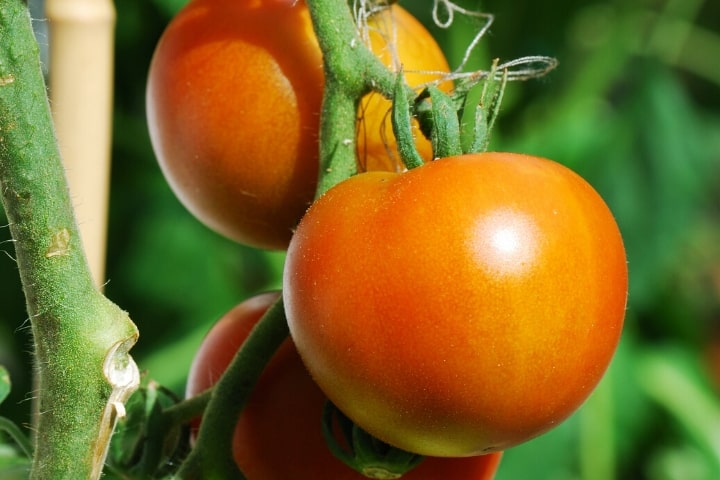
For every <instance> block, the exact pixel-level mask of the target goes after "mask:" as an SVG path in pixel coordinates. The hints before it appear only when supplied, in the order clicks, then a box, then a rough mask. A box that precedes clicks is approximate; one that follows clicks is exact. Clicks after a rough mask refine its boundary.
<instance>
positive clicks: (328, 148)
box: [306, 0, 415, 197]
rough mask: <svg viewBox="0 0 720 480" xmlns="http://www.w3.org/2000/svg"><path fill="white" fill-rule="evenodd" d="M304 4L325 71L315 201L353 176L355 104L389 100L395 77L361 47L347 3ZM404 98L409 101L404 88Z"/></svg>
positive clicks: (329, 0) (411, 94)
mask: <svg viewBox="0 0 720 480" xmlns="http://www.w3.org/2000/svg"><path fill="white" fill-rule="evenodd" d="M306 2H307V5H308V9H309V10H310V16H311V17H312V22H313V28H314V31H315V35H316V36H317V38H318V42H319V43H320V49H321V50H322V52H323V61H324V69H325V90H324V96H323V108H322V113H321V117H320V179H319V183H318V189H317V195H316V196H318V197H319V196H320V195H322V194H323V193H325V192H326V191H327V190H328V189H330V188H331V187H332V186H333V185H336V184H337V183H340V182H341V181H343V180H345V179H347V178H349V177H350V176H352V175H354V174H355V173H356V172H357V159H356V153H357V149H356V130H355V128H356V126H355V125H356V120H357V107H358V105H359V102H360V99H362V97H363V96H364V95H365V94H367V93H368V92H370V91H371V90H372V91H376V92H379V93H380V94H382V95H383V96H385V97H386V98H389V99H392V98H393V91H394V87H395V78H396V76H395V74H394V73H392V72H390V71H389V70H388V69H387V68H386V67H385V65H383V64H382V62H381V61H380V60H379V59H378V58H377V57H376V56H375V55H374V54H373V53H372V52H371V51H370V50H369V49H368V48H367V47H366V46H365V44H364V43H363V41H362V39H361V38H360V36H359V34H358V30H357V25H356V24H355V20H354V19H353V16H352V12H351V10H350V7H349V6H348V3H347V2H339V1H337V0H306ZM406 94H407V96H408V97H409V98H413V97H414V96H415V93H414V92H413V90H412V89H411V88H410V87H406Z"/></svg>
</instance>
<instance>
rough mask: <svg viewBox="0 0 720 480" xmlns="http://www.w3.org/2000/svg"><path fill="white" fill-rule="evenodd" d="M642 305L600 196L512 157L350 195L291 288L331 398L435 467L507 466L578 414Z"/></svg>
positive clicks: (329, 217) (303, 227)
mask: <svg viewBox="0 0 720 480" xmlns="http://www.w3.org/2000/svg"><path fill="white" fill-rule="evenodd" d="M627 288H628V278H627V265H626V260H625V250H624V247H623V242H622V238H621V236H620V232H619V230H618V227H617V225H616V223H615V221H614V219H613V216H612V214H611V212H610V211H609V209H608V207H607V206H606V205H605V203H604V202H603V200H602V199H601V198H600V196H599V195H598V194H597V193H596V192H595V190H593V188H592V187H591V186H590V185H589V184H588V183H587V182H585V181H584V180H583V179H582V178H580V177H579V176H578V175H577V174H575V173H574V172H572V171H571V170H569V169H567V168H566V167H563V166H562V165H560V164H558V163H555V162H552V161H550V160H546V159H541V158H537V157H532V156H526V155H518V154H510V153H484V154H474V155H465V156H458V157H452V158H443V159H440V160H436V161H433V162H430V163H427V164H425V165H423V166H421V167H418V168H415V169H413V170H410V171H409V172H407V173H401V174H396V173H387V172H368V173H363V174H360V175H356V176H354V177H352V178H350V179H348V180H346V181H344V182H342V183H340V184H338V185H337V186H335V187H333V188H332V189H330V190H329V191H328V192H327V193H326V194H325V195H323V196H322V197H320V199H318V200H317V201H316V202H315V203H314V204H313V206H312V207H311V208H310V210H309V211H308V212H307V214H306V215H305V217H303V220H302V221H301V222H300V225H299V226H298V229H297V231H296V233H295V236H294V237H293V240H292V241H291V244H290V247H289V249H288V254H287V259H286V264H285V271H284V279H283V292H284V300H285V308H286V312H287V317H288V322H289V326H290V332H291V335H292V337H293V340H294V341H295V344H296V346H297V349H298V351H299V353H300V355H301V357H302V358H303V361H304V362H305V364H306V366H307V368H308V369H309V371H310V373H311V374H312V376H313V378H314V379H315V381H316V382H317V383H318V385H319V386H320V387H321V389H322V390H323V391H324V392H325V394H326V395H327V396H328V398H329V399H330V400H331V401H332V402H333V403H334V404H335V405H336V406H337V407H338V408H339V409H340V410H341V411H343V412H344V413H345V414H346V415H347V416H348V417H349V418H351V419H352V420H353V421H355V423H357V424H358V425H359V426H360V427H362V428H363V429H364V430H366V431H367V432H369V433H370V434H372V435H374V436H376V437H377V438H379V439H381V440H383V441H385V442H386V443H389V444H391V445H395V446H397V447H399V448H401V449H404V450H407V451H411V452H417V453H420V454H425V455H435V456H464V455H475V454H479V453H487V452H492V451H499V450H505V449H507V448H509V447H512V446H513V445H517V444H518V443H521V442H524V441H526V440H528V439H530V438H533V437H535V436H537V435H539V434H541V433H543V432H545V431H547V430H549V429H551V428H552V427H554V426H556V425H557V424H559V423H560V422H561V421H563V420H564V419H565V418H567V417H568V416H569V415H570V414H571V413H572V412H574V411H575V410H576V409H577V408H578V407H579V406H580V405H581V404H582V402H583V401H584V400H585V399H586V398H587V396H588V395H589V394H590V393H591V392H592V390H593V388H594V387H595V385H596V384H597V383H598V381H599V380H600V379H601V377H602V375H603V373H604V372H605V370H606V368H607V366H608V364H609V362H610V360H611V358H612V356H613V353H614V351H615V349H616V346H617V343H618V340H619V337H620V333H621V330H622V325H623V319H624V314H625V303H626V298H627Z"/></svg>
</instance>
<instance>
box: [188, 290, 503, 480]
mask: <svg viewBox="0 0 720 480" xmlns="http://www.w3.org/2000/svg"><path fill="white" fill-rule="evenodd" d="M279 295H280V294H279V292H270V293H265V294H261V295H259V296H256V297H253V298H251V299H249V300H246V301H245V302H243V303H241V304H239V305H238V306H237V307H235V308H234V309H232V310H231V311H230V312H228V313H227V314H226V315H225V316H224V317H223V318H222V319H220V320H219V321H218V323H217V324H216V325H215V326H214V327H213V328H212V329H211V331H210V332H209V333H208V335H207V337H206V338H205V340H204V341H203V343H202V345H201V346H200V348H199V350H198V352H197V354H196V357H195V359H194V360H193V363H192V367H191V370H190V375H189V378H188V386H187V395H188V396H192V395H195V394H197V393H200V392H202V391H203V390H205V389H206V388H208V387H210V386H211V385H213V384H214V383H215V382H216V381H217V379H218V378H219V377H220V375H221V374H222V372H223V371H224V370H225V368H227V365H228V364H229V363H230V361H231V359H232V357H233V356H234V355H235V352H236V350H237V349H238V348H239V347H240V345H242V343H243V342H244V341H245V338H246V337H247V335H248V334H249V332H250V329H251V328H252V327H253V325H255V323H256V322H257V321H258V319H259V318H260V317H261V316H262V314H263V313H264V312H265V311H266V310H267V308H268V307H269V306H270V305H271V304H272V303H273V302H274V301H275V300H276V299H277V298H278V296H279ZM325 400H326V398H325V396H324V395H323V393H322V392H321V390H320V389H319V388H318V387H317V385H316V384H315V383H314V382H313V381H312V379H311V377H310V375H309V374H308V373H307V370H306V369H305V367H304V366H303V364H302V362H301V360H300V357H299V356H298V354H297V351H296V350H295V347H294V346H293V343H292V341H291V340H290V339H288V340H287V341H286V342H285V343H284V344H283V345H282V346H281V347H280V349H279V350H278V351H277V352H276V353H275V355H274V356H273V358H272V359H271V361H270V363H269V364H268V366H267V367H266V369H265V371H264V372H263V374H262V376H261V378H260V380H259V382H258V384H257V386H256V387H255V389H254V391H253V393H252V395H251V397H250V399H249V402H248V404H247V405H246V407H245V409H244V410H243V412H242V414H241V417H240V419H239V422H238V425H237V429H236V431H235V437H234V444H233V453H234V456H235V461H236V462H237V465H238V467H239V468H240V469H241V470H242V471H243V472H244V474H245V475H246V477H247V478H249V479H250V480H287V479H293V480H318V479H320V480H325V479H328V480H329V479H332V480H362V479H364V478H365V477H363V476H362V475H360V474H359V473H356V472H355V471H354V470H352V469H350V468H349V467H347V466H345V464H343V463H342V462H341V461H340V460H338V459H336V458H335V457H334V456H333V455H332V454H331V453H330V451H329V450H328V449H327V447H326V445H325V441H324V439H323V437H322V434H321V430H320V425H321V415H322V409H323V406H324V403H325ZM499 461H500V454H490V455H485V456H480V457H470V458H458V459H448V458H426V459H425V460H424V461H423V462H422V463H421V464H420V466H418V467H417V468H415V469H414V470H412V471H411V472H409V473H408V474H406V475H404V476H403V477H402V478H403V479H408V480H437V479H440V478H442V479H448V480H490V479H492V478H493V476H494V474H495V471H496V469H497V467H498V463H499Z"/></svg>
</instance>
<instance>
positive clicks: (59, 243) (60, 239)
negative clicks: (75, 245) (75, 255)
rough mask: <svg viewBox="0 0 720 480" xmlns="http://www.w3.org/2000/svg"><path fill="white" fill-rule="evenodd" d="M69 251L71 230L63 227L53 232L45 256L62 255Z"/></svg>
mask: <svg viewBox="0 0 720 480" xmlns="http://www.w3.org/2000/svg"><path fill="white" fill-rule="evenodd" d="M68 253H70V231H69V230H68V229H67V228H62V229H60V230H58V231H57V232H55V233H54V234H53V236H52V239H51V240H50V247H48V249H47V252H45V258H51V257H61V256H65V255H67V254H68Z"/></svg>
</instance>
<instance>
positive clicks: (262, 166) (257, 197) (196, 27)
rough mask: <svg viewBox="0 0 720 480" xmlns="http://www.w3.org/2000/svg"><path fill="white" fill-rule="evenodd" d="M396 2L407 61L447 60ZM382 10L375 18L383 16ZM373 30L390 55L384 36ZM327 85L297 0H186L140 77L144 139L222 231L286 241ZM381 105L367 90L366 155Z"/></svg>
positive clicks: (180, 193) (378, 145) (308, 178)
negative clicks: (369, 97)
mask: <svg viewBox="0 0 720 480" xmlns="http://www.w3.org/2000/svg"><path fill="white" fill-rule="evenodd" d="M392 11H393V12H394V13H395V17H396V18H397V26H398V28H397V31H396V33H397V37H396V39H397V50H398V53H399V58H400V60H401V61H402V62H403V64H404V65H405V69H406V70H421V69H422V70H443V69H444V70H447V63H446V62H445V59H444V57H443V55H442V52H441V51H440V48H439V47H438V46H437V44H436V43H435V42H434V41H433V40H432V37H431V36H430V34H429V33H428V32H427V31H426V30H425V29H424V28H423V27H422V25H420V24H419V23H417V21H415V20H414V19H413V18H412V17H411V16H410V14H409V13H407V12H406V11H404V10H402V9H401V8H400V7H398V6H393V7H392ZM389 17H390V14H389V11H387V12H385V13H383V14H381V15H380V16H378V17H377V18H378V19H379V20H378V21H382V22H383V24H387V23H388V18H389ZM374 22H375V20H372V21H371V26H374V25H375V23H374ZM386 28H387V27H386ZM371 38H372V39H373V48H377V49H378V52H379V53H382V52H384V53H383V54H384V55H387V51H386V50H387V46H386V44H385V43H384V42H383V41H381V40H378V38H377V35H376V34H373V35H372V37H371ZM406 45H407V46H408V47H407V48H408V50H407V52H406V51H405V48H406V47H405V46H406ZM388 61H389V59H388ZM419 78H420V77H419ZM419 78H418V81H420V80H419ZM422 78H423V79H425V78H426V77H422ZM423 81H425V80H423ZM323 84H324V76H323V70H322V55H321V52H320V48H319V46H318V44H317V41H316V39H315V36H314V33H313V30H312V25H311V21H310V16H309V13H308V10H307V7H306V5H305V3H304V2H292V1H271V0H192V1H191V2H190V3H189V4H187V5H186V6H185V8H183V9H182V10H181V11H180V12H179V13H178V15H177V16H176V17H175V18H174V19H173V20H172V22H171V23H170V25H168V27H167V29H166V30H165V32H164V33H163V35H162V38H161V39H160V41H159V43H158V45H157V48H156V51H155V54H154V56H153V59H152V62H151V65H150V71H149V76H148V84H147V118H148V126H149V131H150V138H151V140H152V144H153V148H154V150H155V154H156V156H157V159H158V162H159V164H160V167H161V169H162V172H163V174H164V175H165V178H166V179H167V181H168V183H169V184H170V186H171V188H172V190H173V191H174V192H175V194H176V195H177V197H178V198H179V200H180V201H181V202H182V203H183V204H184V205H185V207H186V208H187V209H188V210H189V211H190V212H191V213H192V214H193V215H195V216H196V217H197V218H198V219H199V220H200V221H202V222H203V223H205V224H206V225H207V226H208V227H210V228H212V229H213V230H215V231H217V232H219V233H221V234H222V235H224V236H227V237H229V238H232V239H234V240H236V241H239V242H241V243H245V244H248V245H252V246H256V247H261V248H269V249H284V248H286V247H287V244H288V242H289V240H290V236H291V234H292V230H293V229H294V227H295V226H296V224H297V222H298V221H299V219H300V217H301V216H302V214H303V213H304V212H305V210H306V209H307V207H308V205H309V204H310V202H311V201H312V199H313V197H314V194H315V188H316V185H317V175H318V143H317V132H318V128H319V117H320V110H321V101H322V91H323ZM386 109H387V108H384V107H382V105H378V104H376V103H375V100H373V101H372V103H369V104H366V105H365V109H364V113H363V118H364V120H365V122H367V123H366V125H367V126H366V127H365V128H362V129H361V131H362V139H363V140H362V141H363V147H362V148H363V149H366V150H367V151H368V152H371V153H368V155H364V154H363V153H362V151H361V152H360V156H361V157H362V158H365V157H372V158H377V156H378V155H382V156H386V155H387V154H386V153H385V150H384V148H385V147H384V146H383V145H384V143H383V138H384V137H383V136H382V132H381V131H380V127H379V125H380V124H381V117H383V116H384V115H385V113H386V112H385V110H386ZM423 145H424V146H423V147H421V148H423V149H424V151H425V152H426V154H427V155H428V158H429V154H430V153H429V150H428V147H427V142H425V144H423ZM381 152H382V153H381ZM367 162H368V165H377V164H379V165H380V166H376V167H371V168H384V167H383V166H382V165H383V164H382V161H377V162H376V161H374V160H372V159H368V160H367ZM385 163H386V164H387V163H388V162H385Z"/></svg>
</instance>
